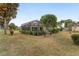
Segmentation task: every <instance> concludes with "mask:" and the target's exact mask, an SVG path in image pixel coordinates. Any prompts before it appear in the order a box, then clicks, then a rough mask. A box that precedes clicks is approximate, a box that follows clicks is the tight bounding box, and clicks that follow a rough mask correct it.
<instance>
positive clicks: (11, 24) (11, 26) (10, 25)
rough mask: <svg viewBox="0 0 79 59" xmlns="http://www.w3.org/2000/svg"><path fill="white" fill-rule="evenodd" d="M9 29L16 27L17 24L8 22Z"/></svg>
mask: <svg viewBox="0 0 79 59" xmlns="http://www.w3.org/2000/svg"><path fill="white" fill-rule="evenodd" d="M9 29H14V30H15V29H17V26H16V25H15V24H14V23H10V24H9Z"/></svg>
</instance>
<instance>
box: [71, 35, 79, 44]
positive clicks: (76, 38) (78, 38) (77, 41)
mask: <svg viewBox="0 0 79 59" xmlns="http://www.w3.org/2000/svg"><path fill="white" fill-rule="evenodd" d="M71 38H72V40H73V42H74V44H76V45H79V34H72V35H71Z"/></svg>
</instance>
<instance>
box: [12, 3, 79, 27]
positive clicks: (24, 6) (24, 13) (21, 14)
mask: <svg viewBox="0 0 79 59" xmlns="http://www.w3.org/2000/svg"><path fill="white" fill-rule="evenodd" d="M45 14H54V15H56V17H57V20H58V21H60V20H66V19H72V20H73V21H78V20H79V4H78V3H75V4H72V3H20V6H19V8H18V14H17V17H16V18H15V19H12V20H11V23H15V24H16V25H17V26H20V25H21V24H23V23H25V22H29V21H32V20H40V18H41V16H42V15H45Z"/></svg>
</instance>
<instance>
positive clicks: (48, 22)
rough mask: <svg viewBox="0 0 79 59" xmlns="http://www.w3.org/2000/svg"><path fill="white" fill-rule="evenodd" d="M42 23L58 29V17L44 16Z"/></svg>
mask: <svg viewBox="0 0 79 59" xmlns="http://www.w3.org/2000/svg"><path fill="white" fill-rule="evenodd" d="M40 21H41V23H42V24H43V25H44V26H46V27H51V26H52V27H56V25H57V17H56V16H55V15H53V14H46V15H43V16H42V17H41V19H40Z"/></svg>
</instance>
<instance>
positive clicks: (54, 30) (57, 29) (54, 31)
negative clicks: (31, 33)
mask: <svg viewBox="0 0 79 59" xmlns="http://www.w3.org/2000/svg"><path fill="white" fill-rule="evenodd" d="M59 31H60V29H59V28H52V29H50V30H49V32H50V33H52V34H53V33H58V32H59Z"/></svg>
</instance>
